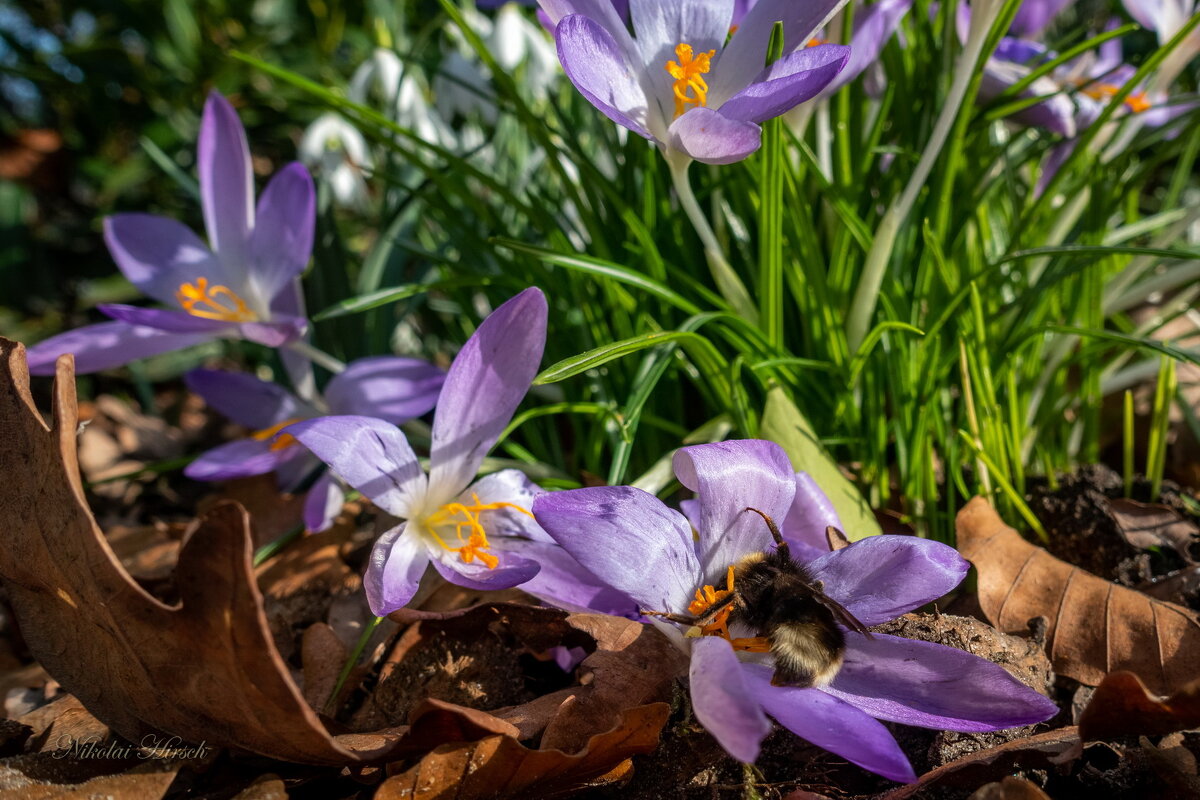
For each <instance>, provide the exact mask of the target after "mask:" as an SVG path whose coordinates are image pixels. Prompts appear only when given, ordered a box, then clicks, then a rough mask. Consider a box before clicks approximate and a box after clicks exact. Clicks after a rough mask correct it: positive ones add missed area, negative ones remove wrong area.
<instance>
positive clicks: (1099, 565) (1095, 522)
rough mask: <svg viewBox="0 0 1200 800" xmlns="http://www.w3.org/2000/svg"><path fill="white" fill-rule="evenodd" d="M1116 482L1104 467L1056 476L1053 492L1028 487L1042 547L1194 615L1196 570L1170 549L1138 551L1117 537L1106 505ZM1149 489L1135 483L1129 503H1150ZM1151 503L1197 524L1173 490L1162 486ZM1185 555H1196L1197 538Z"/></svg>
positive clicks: (1191, 508) (1199, 604)
mask: <svg viewBox="0 0 1200 800" xmlns="http://www.w3.org/2000/svg"><path fill="white" fill-rule="evenodd" d="M1124 488H1125V487H1124V483H1123V481H1122V480H1121V477H1120V476H1119V475H1118V474H1117V473H1115V472H1113V471H1112V470H1111V469H1109V468H1108V467H1106V466H1103V465H1096V466H1090V467H1085V468H1083V469H1081V470H1080V471H1079V472H1078V473H1076V474H1073V475H1064V476H1060V477H1059V479H1058V486H1057V488H1054V489H1052V488H1050V487H1049V486H1048V485H1047V484H1045V483H1041V484H1039V485H1036V486H1034V487H1033V489H1032V491H1031V492H1030V496H1029V505H1030V508H1032V509H1033V512H1034V513H1035V514H1036V515H1037V516H1038V519H1040V520H1041V521H1042V524H1043V525H1045V527H1046V532H1047V533H1048V534H1049V535H1050V539H1049V542H1047V543H1045V547H1046V549H1047V550H1049V551H1050V553H1051V554H1052V555H1054V556H1056V557H1058V558H1061V559H1062V560H1064V561H1067V562H1068V563H1071V564H1074V565H1075V566H1077V567H1081V568H1082V569H1085V570H1087V571H1088V572H1091V573H1093V574H1095V575H1099V576H1100V577H1101V578H1104V579H1105V580H1110V581H1113V582H1114V583H1117V584H1120V585H1122V586H1128V587H1130V588H1133V589H1138V590H1139V591H1147V593H1148V594H1152V595H1154V596H1156V597H1158V598H1159V599H1165V600H1168V601H1171V602H1176V603H1180V604H1181V605H1185V606H1188V607H1190V608H1192V609H1195V610H1200V568H1198V567H1197V564H1196V562H1195V561H1194V560H1189V559H1187V558H1185V557H1184V556H1182V555H1180V553H1178V552H1176V551H1175V550H1173V549H1171V548H1166V547H1161V548H1154V549H1149V550H1146V549H1139V548H1136V547H1133V546H1132V545H1130V544H1129V543H1128V542H1126V541H1125V539H1124V538H1123V537H1122V536H1121V533H1120V532H1119V530H1118V526H1117V523H1116V521H1115V520H1114V518H1113V516H1112V514H1111V513H1109V511H1108V503H1107V501H1108V500H1115V499H1118V498H1121V497H1123V496H1124ZM1149 493H1150V486H1149V484H1148V483H1147V482H1146V481H1144V480H1140V481H1135V483H1134V485H1133V487H1132V491H1131V493H1130V494H1131V499H1133V500H1138V501H1141V502H1149V501H1150V496H1149ZM1156 502H1157V503H1160V504H1161V505H1164V506H1167V507H1168V508H1171V509H1174V510H1175V511H1177V512H1179V514H1180V515H1181V516H1183V517H1184V518H1185V519H1190V520H1193V521H1197V522H1200V516H1197V515H1196V514H1195V511H1196V510H1197V505H1196V500H1195V499H1194V498H1192V497H1191V496H1190V495H1188V494H1187V493H1186V492H1184V490H1182V489H1181V488H1180V487H1179V486H1178V485H1176V484H1173V483H1170V482H1169V481H1168V482H1164V484H1163V487H1162V494H1161V495H1160V497H1158V498H1156ZM1186 551H1190V552H1200V536H1197V537H1195V541H1194V543H1193V545H1192V547H1191V548H1187V549H1186Z"/></svg>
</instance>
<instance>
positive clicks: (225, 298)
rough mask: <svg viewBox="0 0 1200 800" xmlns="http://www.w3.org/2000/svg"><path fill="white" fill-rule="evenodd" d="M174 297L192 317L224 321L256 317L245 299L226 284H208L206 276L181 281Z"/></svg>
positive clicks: (249, 320)
mask: <svg viewBox="0 0 1200 800" xmlns="http://www.w3.org/2000/svg"><path fill="white" fill-rule="evenodd" d="M175 299H176V300H178V301H179V305H181V306H183V310H184V311H186V312H187V313H189V314H191V315H192V316H193V317H201V318H202V319H219V320H224V321H226V322H254V321H256V320H257V319H258V314H255V313H254V312H253V311H252V310H251V309H250V307H249V306H248V305H246V301H245V300H243V299H242V298H240V297H238V295H237V294H236V293H235V292H234V291H233V290H232V289H230V288H229V287H228V286H222V285H220V284H216V285H214V286H209V285H208V278H196V282H195V283H182V284H180V285H179V290H178V291H176V292H175Z"/></svg>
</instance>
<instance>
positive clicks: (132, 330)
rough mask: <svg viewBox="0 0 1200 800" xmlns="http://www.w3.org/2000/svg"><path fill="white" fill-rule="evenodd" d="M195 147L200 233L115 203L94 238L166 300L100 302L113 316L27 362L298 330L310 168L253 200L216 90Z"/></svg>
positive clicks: (279, 338)
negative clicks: (152, 303)
mask: <svg viewBox="0 0 1200 800" xmlns="http://www.w3.org/2000/svg"><path fill="white" fill-rule="evenodd" d="M197 151H198V152H197V161H198V164H199V172H200V202H201V206H202V208H203V212H204V224H205V227H206V228H207V230H208V245H205V243H204V242H203V241H201V240H200V238H199V237H198V236H196V234H194V233H193V232H192V231H191V230H190V229H189V228H187V227H186V226H184V225H183V224H182V223H180V222H177V221H176V220H173V219H167V218H166V217H159V216H154V215H152V214H117V215H115V216H112V217H108V218H107V219H105V221H104V240H105V242H106V243H107V245H108V249H109V252H110V253H112V256H113V259H114V260H115V261H116V262H117V266H118V267H119V268H120V270H121V272H123V273H124V274H125V277H126V278H128V279H129V281H130V282H131V283H132V284H133V285H134V286H136V287H137V288H138V289H140V290H141V291H142V292H144V293H145V294H146V295H147V296H148V297H151V298H153V299H155V300H158V301H160V302H162V303H165V304H167V305H169V306H173V308H170V309H157V308H142V307H139V306H129V305H118V304H105V305H101V306H100V307H99V308H100V310H101V311H103V312H104V313H105V314H107V315H108V316H110V317H112V318H113V319H114V320H115V321H113V322H102V323H99V324H97V325H89V326H86V327H83V328H78V329H76V330H73V331H68V332H67V333H63V334H60V335H58V336H54V337H51V338H50V339H47V340H45V341H43V342H39V343H38V344H36V345H34V346H33V347H31V348H29V370H30V372H32V373H33V374H35V375H48V374H51V373H53V371H54V361H55V359H56V358H58V356H60V355H62V354H63V353H74V354H75V371H76V372H78V373H85V372H96V371H98V370H102V369H108V368H111V367H116V366H120V365H121V364H126V363H128V362H129V361H132V360H134V359H138V358H145V357H147V356H152V355H157V354H159V353H165V352H167V351H170V350H176V349H179V348H182V347H188V346H190V345H194V344H198V343H200V342H204V341H208V340H211V339H216V338H245V339H250V340H251V341H255V342H260V343H262V344H265V345H267V346H270V347H278V346H280V345H283V344H285V343H287V342H289V341H293V340H295V339H298V338H300V336H302V335H303V333H304V331H305V328H306V326H307V321H306V320H305V317H304V311H303V303H302V300H301V295H300V292H299V283H298V280H297V279H298V277H299V275H300V273H301V272H302V271H303V270H304V267H305V265H307V264H308V260H309V256H310V255H311V254H312V242H313V226H314V224H315V220H316V193H315V191H314V189H313V182H312V178H311V177H310V176H309V174H308V171H307V170H306V169H305V168H304V167H303V166H302V165H301V164H300V163H298V162H293V163H291V164H288V165H287V166H286V167H284V168H283V169H282V170H280V171H279V172H278V173H277V174H276V175H275V177H274V178H273V179H272V180H271V182H270V183H269V184H267V188H266V189H265V190H264V191H263V193H262V196H261V197H260V198H259V200H258V206H257V208H256V207H255V204H254V178H253V172H252V171H251V165H250V149H249V146H248V145H247V143H246V132H245V130H244V129H243V128H242V124H241V122H240V121H239V120H238V117H237V113H236V112H234V110H233V107H232V106H231V105H229V102H228V101H227V100H225V98H224V97H222V96H221V95H220V94H218V93H216V92H213V93H211V94H210V95H209V96H208V101H207V102H206V103H205V105H204V117H203V119H202V121H201V124H200V138H199V141H198V143H197Z"/></svg>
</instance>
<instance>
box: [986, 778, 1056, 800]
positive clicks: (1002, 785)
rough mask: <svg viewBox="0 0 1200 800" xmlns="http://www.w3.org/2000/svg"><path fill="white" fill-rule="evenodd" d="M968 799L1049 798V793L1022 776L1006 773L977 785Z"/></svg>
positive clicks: (1021, 799)
mask: <svg viewBox="0 0 1200 800" xmlns="http://www.w3.org/2000/svg"><path fill="white" fill-rule="evenodd" d="M968 800H1050V795H1048V794H1046V793H1045V792H1043V791H1042V790H1041V789H1040V788H1038V787H1037V786H1035V785H1034V784H1032V783H1030V782H1029V781H1027V780H1025V779H1024V778H1015V777H1013V776H1012V775H1006V776H1005V777H1004V779H1003V780H1000V781H996V782H995V783H989V784H987V785H986V786H981V787H979V788H978V789H976V790H975V792H974V794H972V795H971V796H970V797H969V798H968Z"/></svg>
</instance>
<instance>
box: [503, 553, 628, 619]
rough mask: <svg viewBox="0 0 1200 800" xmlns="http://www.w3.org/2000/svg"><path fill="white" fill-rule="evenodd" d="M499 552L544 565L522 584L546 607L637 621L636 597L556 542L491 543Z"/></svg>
mask: <svg viewBox="0 0 1200 800" xmlns="http://www.w3.org/2000/svg"><path fill="white" fill-rule="evenodd" d="M491 541H492V543H493V547H494V548H495V549H496V550H508V549H516V548H519V552H520V553H521V554H522V555H524V556H525V557H526V558H530V559H532V560H534V561H536V562H537V563H538V564H540V565H541V569H540V570H538V573H537V574H536V575H534V576H533V577H532V578H530V579H529V580H528V581H527V582H525V583H523V584H521V591H524V592H528V593H529V594H531V595H533V596H534V597H536V598H538V599H539V600H541V601H542V602H544V603H549V604H550V605H552V606H556V607H558V608H561V609H564V610H566V611H573V612H577V613H591V614H611V615H613V616H617V617H626V618H628V619H637V618H638V617H640V616H641V615H640V614H639V612H638V604H637V602H636V601H634V599H633V598H632V597H630V596H629V595H627V594H625V593H624V592H621V591H618V590H617V589H614V588H613V587H611V586H609V585H608V584H607V583H605V582H604V581H602V580H600V579H599V578H597V577H596V576H595V575H593V574H592V573H591V572H590V571H588V570H587V569H586V568H585V567H584V566H583V565H582V564H580V563H579V562H578V561H576V560H575V558H574V557H573V556H572V555H571V554H570V553H568V552H567V551H566V550H565V549H564V548H563V547H562V546H560V545H558V544H556V543H555V542H553V541H525V540H520V541H518V540H513V539H507V538H495V539H492V540H491Z"/></svg>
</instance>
